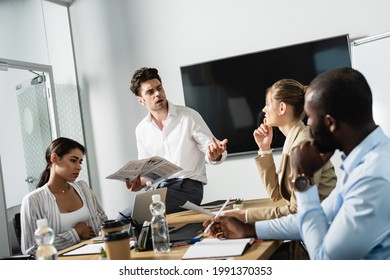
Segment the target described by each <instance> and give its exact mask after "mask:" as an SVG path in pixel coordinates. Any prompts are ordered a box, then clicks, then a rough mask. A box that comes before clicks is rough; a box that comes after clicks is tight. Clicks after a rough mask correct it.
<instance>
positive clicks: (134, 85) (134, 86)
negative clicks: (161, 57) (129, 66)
mask: <svg viewBox="0 0 390 280" xmlns="http://www.w3.org/2000/svg"><path fill="white" fill-rule="evenodd" d="M152 79H157V80H159V81H160V83H161V78H160V75H159V74H158V70H157V69H156V68H147V67H142V68H140V69H138V70H136V71H135V72H134V74H133V77H132V78H131V85H130V90H131V91H132V92H133V93H134V94H135V95H136V96H141V95H140V92H139V90H140V87H141V83H143V82H145V81H148V80H152Z"/></svg>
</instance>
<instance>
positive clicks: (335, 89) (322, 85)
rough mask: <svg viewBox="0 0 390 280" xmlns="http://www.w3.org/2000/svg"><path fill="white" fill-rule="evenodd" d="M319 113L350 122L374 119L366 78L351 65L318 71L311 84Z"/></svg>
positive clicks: (357, 123) (364, 121)
mask: <svg viewBox="0 0 390 280" xmlns="http://www.w3.org/2000/svg"><path fill="white" fill-rule="evenodd" d="M309 88H310V89H311V90H310V91H315V95H314V96H313V101H314V102H315V103H316V104H317V106H316V107H317V108H318V110H319V111H318V114H319V115H322V116H323V115H325V114H329V115H331V116H333V117H334V118H336V119H338V120H341V121H345V122H346V123H349V124H351V125H360V124H366V123H369V122H371V121H372V120H373V116H372V93H371V89H370V86H369V85H368V83H367V80H366V78H365V77H364V76H363V75H362V74H361V73H360V72H359V71H357V70H354V69H352V68H348V67H346V68H339V69H335V70H331V71H328V72H325V73H323V74H320V75H319V76H317V77H316V78H315V79H314V80H313V81H312V82H311V84H310V86H309Z"/></svg>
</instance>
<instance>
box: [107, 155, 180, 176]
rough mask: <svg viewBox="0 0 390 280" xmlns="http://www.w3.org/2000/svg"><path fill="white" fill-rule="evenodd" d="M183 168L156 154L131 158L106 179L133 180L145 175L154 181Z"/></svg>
mask: <svg viewBox="0 0 390 280" xmlns="http://www.w3.org/2000/svg"><path fill="white" fill-rule="evenodd" d="M180 170H183V168H181V167H179V166H177V165H175V164H173V163H171V162H169V161H168V160H166V159H164V158H161V157H158V156H154V157H151V158H147V159H140V160H131V161H129V162H128V163H126V164H125V165H124V166H123V167H122V168H121V169H119V170H118V171H117V172H115V173H113V174H111V175H109V176H107V177H106V179H114V180H119V181H126V180H127V179H128V180H130V181H133V180H134V179H136V178H137V176H141V177H145V178H147V179H149V180H150V181H152V182H157V181H160V180H162V179H166V178H168V177H169V176H171V175H173V174H175V173H177V172H178V171H180Z"/></svg>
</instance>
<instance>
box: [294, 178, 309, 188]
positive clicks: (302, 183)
mask: <svg viewBox="0 0 390 280" xmlns="http://www.w3.org/2000/svg"><path fill="white" fill-rule="evenodd" d="M294 184H295V187H296V188H297V190H298V191H304V190H305V189H306V188H307V187H308V186H309V180H308V179H307V178H306V177H305V176H298V177H297V178H296V179H295V183H294Z"/></svg>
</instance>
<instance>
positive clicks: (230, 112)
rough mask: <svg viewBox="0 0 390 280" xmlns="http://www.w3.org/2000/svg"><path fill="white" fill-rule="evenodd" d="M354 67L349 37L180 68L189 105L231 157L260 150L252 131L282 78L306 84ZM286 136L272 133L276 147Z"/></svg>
mask: <svg viewBox="0 0 390 280" xmlns="http://www.w3.org/2000/svg"><path fill="white" fill-rule="evenodd" d="M340 67H351V58H350V43H349V36H348V35H341V36H336V37H331V38H326V39H321V40H316V41H311V42H305V43H300V44H295V45H290V46H285V47H280V48H275V49H270V50H265V51H260V52H256V53H249V54H244V55H238V56H234V57H228V58H223V59H218V60H213V61H207V62H201V63H197V64H193V65H186V66H182V67H180V71H181V78H182V84H183V91H184V99H185V105H186V106H188V107H191V108H193V109H195V110H196V111H198V112H199V113H200V114H201V116H202V117H203V118H204V120H205V122H206V123H207V125H208V126H209V127H210V129H211V131H212V132H213V134H214V135H215V136H216V137H217V138H218V139H221V140H222V139H224V138H227V139H228V140H229V143H228V152H229V155H237V154H243V153H252V152H254V151H257V150H258V147H257V145H256V143H255V141H254V139H253V131H254V129H256V128H257V127H258V126H259V124H260V123H261V121H262V118H263V114H262V113H261V111H262V109H263V107H264V105H265V92H266V89H267V88H268V87H270V86H271V85H272V84H273V83H275V82H276V81H278V80H280V79H284V78H290V79H295V80H297V81H299V82H301V83H302V84H305V85H308V84H309V83H310V82H311V81H312V80H313V79H314V78H315V77H316V76H317V75H318V74H320V73H323V72H325V71H328V70H331V69H335V68H340ZM284 140H285V137H284V135H283V134H282V133H281V132H280V131H279V130H278V129H274V140H273V142H272V146H271V147H272V148H274V149H277V148H281V147H283V143H284Z"/></svg>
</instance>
